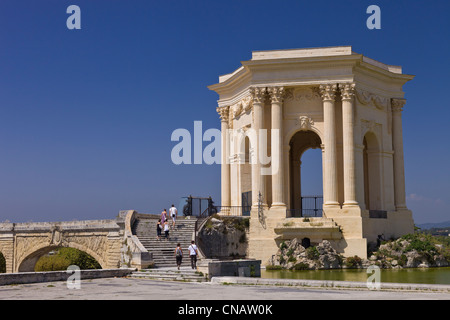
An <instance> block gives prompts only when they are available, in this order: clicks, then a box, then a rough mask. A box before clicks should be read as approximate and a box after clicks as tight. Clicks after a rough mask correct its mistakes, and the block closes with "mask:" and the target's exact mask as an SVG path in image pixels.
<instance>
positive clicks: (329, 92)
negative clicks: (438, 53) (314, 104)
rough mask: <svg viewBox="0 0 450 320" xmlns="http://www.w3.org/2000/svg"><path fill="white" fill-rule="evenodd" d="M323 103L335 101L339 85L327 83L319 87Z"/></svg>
mask: <svg viewBox="0 0 450 320" xmlns="http://www.w3.org/2000/svg"><path fill="white" fill-rule="evenodd" d="M319 90H320V95H321V96H322V100H323V101H334V98H335V97H336V90H337V84H332V83H327V84H321V85H320V86H319Z"/></svg>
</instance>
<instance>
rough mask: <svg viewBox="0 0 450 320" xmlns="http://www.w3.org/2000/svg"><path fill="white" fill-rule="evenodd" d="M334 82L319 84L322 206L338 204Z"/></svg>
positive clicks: (335, 86)
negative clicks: (322, 181)
mask: <svg viewBox="0 0 450 320" xmlns="http://www.w3.org/2000/svg"><path fill="white" fill-rule="evenodd" d="M336 89H337V85H336V84H324V85H320V93H321V95H322V100H323V121H324V139H323V140H324V141H323V144H324V145H325V159H324V161H323V163H324V168H323V176H324V179H323V180H324V186H323V189H324V199H323V200H324V206H339V202H338V188H337V182H338V181H337V165H336V164H337V156H336V117H335V101H334V99H335V97H336Z"/></svg>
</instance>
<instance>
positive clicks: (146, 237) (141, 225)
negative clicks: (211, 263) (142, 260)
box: [132, 214, 197, 268]
mask: <svg viewBox="0 0 450 320" xmlns="http://www.w3.org/2000/svg"><path fill="white" fill-rule="evenodd" d="M158 219H159V215H151V214H138V215H137V216H136V220H135V222H134V225H133V227H132V231H133V234H135V235H136V236H137V237H138V239H139V241H140V242H141V243H142V245H143V246H144V247H145V248H146V249H147V250H148V251H149V252H150V253H151V254H152V255H153V261H154V262H155V267H156V268H163V267H176V260H175V256H174V251H175V248H176V246H177V243H180V244H181V248H182V249H183V262H182V266H189V267H190V259H189V250H188V247H189V245H190V244H191V240H192V239H193V236H194V232H195V223H196V221H197V219H196V218H195V217H189V218H187V217H178V218H177V220H176V224H175V228H174V229H171V230H170V232H169V240H166V239H165V237H164V231H162V234H161V240H158V239H157V234H156V223H157V221H158ZM170 223H172V220H170Z"/></svg>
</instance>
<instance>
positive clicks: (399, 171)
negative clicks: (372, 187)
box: [392, 99, 406, 211]
mask: <svg viewBox="0 0 450 320" xmlns="http://www.w3.org/2000/svg"><path fill="white" fill-rule="evenodd" d="M405 103H406V100H405V99H392V146H393V149H394V190H395V192H394V194H395V207H396V209H397V211H398V210H402V209H406V195H405V165H404V159H403V127H402V110H403V106H404V105H405Z"/></svg>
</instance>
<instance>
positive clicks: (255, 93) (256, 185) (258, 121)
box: [250, 88, 267, 206]
mask: <svg viewBox="0 0 450 320" xmlns="http://www.w3.org/2000/svg"><path fill="white" fill-rule="evenodd" d="M250 93H251V95H252V99H253V122H252V129H253V130H254V133H255V138H256V141H255V146H254V148H253V150H254V157H253V159H252V160H253V161H252V204H253V206H258V193H259V192H261V195H262V200H263V205H266V204H267V200H266V195H265V184H264V180H265V179H263V178H264V177H262V176H261V167H262V164H261V159H260V148H261V146H260V141H259V140H260V130H261V129H263V128H264V100H265V97H266V88H251V89H250Z"/></svg>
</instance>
